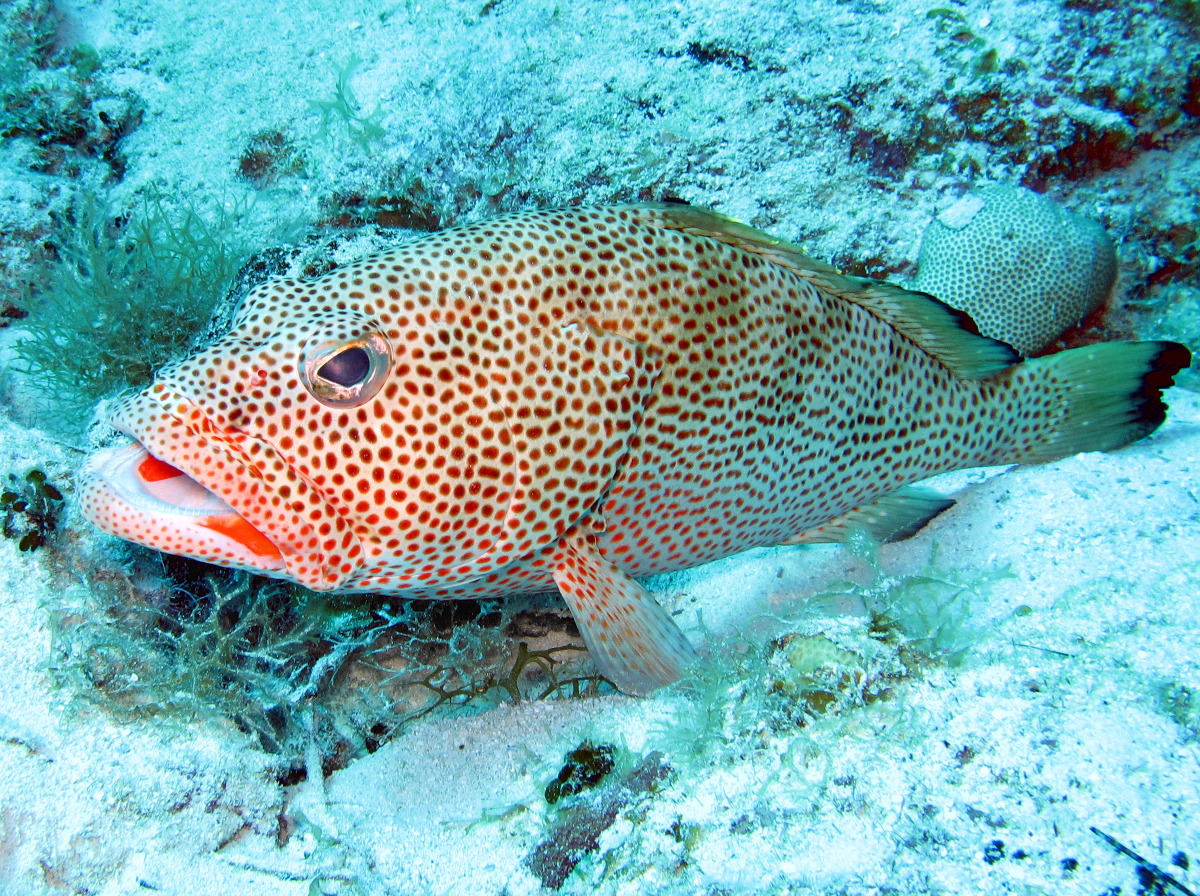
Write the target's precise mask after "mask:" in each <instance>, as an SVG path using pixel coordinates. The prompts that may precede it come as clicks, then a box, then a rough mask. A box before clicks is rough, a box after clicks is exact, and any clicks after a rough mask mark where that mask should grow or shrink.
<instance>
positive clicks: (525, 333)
mask: <svg viewBox="0 0 1200 896" xmlns="http://www.w3.org/2000/svg"><path fill="white" fill-rule="evenodd" d="M1189 360H1190V356H1189V353H1188V351H1187V349H1185V348H1184V347H1183V346H1180V345H1177V344H1175V343H1170V342H1141V343H1112V344H1107V345H1096V346H1089V347H1086V348H1080V349H1075V350H1072V351H1067V352H1063V353H1061V354H1058V355H1053V356H1051V357H1046V358H1038V359H1034V360H1022V359H1021V358H1020V357H1019V356H1018V355H1017V354H1016V353H1015V352H1014V351H1013V350H1012V349H1011V348H1009V346H1007V345H1005V344H1003V343H1000V342H996V341H993V340H991V339H987V338H984V337H982V336H979V335H978V334H977V332H976V330H975V327H974V325H973V324H972V323H971V321H970V319H969V318H968V317H967V316H966V315H964V314H961V313H959V312H956V311H954V310H952V309H950V308H949V307H947V306H946V305H944V304H942V303H941V302H939V301H937V300H935V299H933V298H931V297H929V296H927V295H924V294H920V293H913V292H908V291H906V290H904V289H901V288H899V287H896V286H893V285H890V284H888V283H884V282H879V281H874V280H867V279H860V278H856V277H847V276H843V275H841V274H839V273H837V272H836V271H835V270H834V269H833V268H831V267H829V266H828V265H826V264H822V263H821V262H817V261H814V260H813V259H811V258H807V257H806V256H804V255H803V254H802V253H801V252H800V251H799V250H798V249H797V248H795V247H794V246H791V245H788V244H787V243H784V242H781V241H779V240H776V239H773V238H772V237H770V236H768V235H766V234H764V233H760V232H758V231H756V230H753V229H751V228H749V227H746V226H744V225H741V224H738V223H736V222H733V221H731V220H729V219H727V218H724V217H722V216H720V215H717V214H715V213H713V212H709V211H704V210H702V209H698V208H692V207H689V206H683V205H675V204H662V205H642V206H623V207H614V208H582V209H570V210H561V211H540V212H528V213H521V214H512V215H507V216H505V217H501V218H497V219H495V220H492V221H487V222H484V223H481V224H473V225H469V226H465V227H458V228H454V229H452V230H447V231H444V232H441V233H437V234H433V235H430V236H427V237H423V238H421V239H417V240H414V241H413V242H410V243H408V244H406V245H404V246H401V247H400V248H398V249H395V250H393V251H391V252H387V253H385V254H382V255H378V256H375V257H372V258H366V259H364V260H362V261H359V262H355V263H354V264H350V265H346V266H345V267H341V268H338V269H336V270H334V271H332V272H330V273H329V274H327V275H325V276H323V277H321V278H319V279H316V280H311V281H296V280H277V281H274V282H270V283H266V284H263V285H262V286H259V287H258V288H257V289H255V290H254V291H253V292H251V293H250V294H249V295H248V296H247V297H246V299H245V301H244V303H243V304H242V307H241V308H240V310H239V312H238V314H237V317H236V319H235V321H234V323H233V326H232V328H231V330H230V331H229V332H228V333H227V334H226V335H224V336H223V337H221V338H220V339H218V340H217V341H215V342H214V343H212V344H211V345H209V346H208V347H207V348H204V349H203V350H201V351H199V352H198V353H196V354H195V355H193V356H192V357H190V358H188V359H186V360H185V361H183V362H182V363H179V364H176V365H174V366H172V367H169V368H167V369H165V370H163V371H161V372H160V373H159V375H158V377H157V378H156V379H155V381H154V383H153V384H152V385H151V386H150V387H149V388H147V389H146V390H145V391H143V392H141V393H139V394H137V395H133V396H131V397H129V398H126V399H124V400H123V401H121V402H120V403H119V404H118V405H117V406H116V408H115V410H114V411H113V414H112V422H113V424H114V425H115V426H116V427H117V428H118V429H120V430H122V431H124V432H125V433H128V435H129V436H130V437H131V439H130V441H129V442H128V444H127V445H124V446H122V447H118V448H115V449H108V450H106V451H102V452H99V453H97V454H96V455H94V456H93V457H92V458H91V459H90V461H89V463H88V464H87V466H86V467H85V469H84V471H83V473H82V475H81V478H80V494H81V500H82V505H83V509H84V511H85V513H86V514H87V516H88V517H89V518H90V519H91V520H92V521H93V522H95V523H96V525H98V526H100V527H101V528H102V529H105V530H106V531H108V532H111V533H113V534H115V535H119V536H121V537H122V538H127V539H130V540H132V541H136V542H139V543H141V544H144V545H149V546H150V547H153V548H157V549H159V550H162V551H168V552H171V553H175V554H182V555H185V556H189V557H195V558H198V559H200V560H206V561H209V562H211V563H217V564H221V565H224V566H235V567H239V568H242V569H249V570H253V571H256V572H260V573H264V574H266V575H270V576H276V577H278V578H284V579H291V580H294V581H296V582H300V583H301V584H303V585H306V586H308V587H309V588H314V589H318V590H340V591H363V592H385V593H392V594H399V595H405V596H411V597H421V598H430V597H432V598H459V597H481V596H486V595H501V594H506V593H514V592H530V591H544V590H551V589H554V588H557V589H558V591H559V592H561V594H562V596H563V598H564V599H565V600H566V602H567V604H568V605H569V607H570V608H571V611H572V613H573V614H574V616H575V619H576V621H577V622H578V624H579V629H580V631H581V632H582V634H583V638H584V641H585V643H586V644H587V646H588V649H589V650H590V651H591V653H592V655H593V657H594V659H595V661H596V663H597V665H598V666H599V668H600V670H601V671H602V672H603V673H604V674H605V675H606V676H607V677H608V678H610V679H611V680H612V681H613V682H614V683H615V684H616V685H617V686H618V687H620V688H621V689H622V690H624V691H628V692H631V693H645V692H648V691H650V690H652V689H653V688H655V687H657V686H659V685H662V684H664V683H667V682H670V681H673V680H675V679H676V678H678V677H679V676H680V674H681V673H682V671H683V669H684V667H685V665H686V664H687V662H688V661H689V660H690V658H691V657H692V655H693V653H692V648H691V646H690V645H689V643H688V641H687V639H686V638H685V637H684V635H683V633H682V632H681V631H680V630H679V628H678V627H677V626H676V624H675V622H674V621H673V620H672V619H671V617H670V616H669V615H668V614H667V613H666V612H665V611H664V610H663V609H662V608H661V607H660V606H659V605H658V603H656V602H655V600H654V598H653V597H652V596H651V595H650V594H649V593H648V592H647V591H646V590H645V589H644V588H643V587H642V586H641V585H639V584H638V583H637V582H636V581H635V577H637V576H644V575H647V574H650V573H657V572H662V571H666V570H677V569H682V568H685V567H690V566H695V565H697V564H700V563H705V562H707V561H709V560H714V559H717V558H720V557H727V556H729V555H731V554H736V553H738V552H740V551H744V550H747V549H748V548H753V547H758V546H762V545H777V544H784V543H799V542H806V541H829V540H837V539H839V538H840V537H841V536H842V535H843V534H844V533H845V532H846V530H847V529H848V528H849V527H852V526H865V527H866V528H868V529H869V530H871V531H872V532H874V533H875V534H876V535H879V536H886V535H889V534H895V533H898V532H905V531H912V530H914V529H915V528H917V527H919V526H920V525H921V524H923V523H924V522H925V521H926V520H928V519H929V518H930V517H931V516H932V515H934V514H935V513H937V512H938V511H940V510H942V509H944V508H945V507H946V506H947V502H945V501H943V500H942V499H940V498H936V497H931V496H929V495H928V494H926V493H923V492H920V491H918V490H915V489H906V488H904V486H906V485H907V484H908V483H911V482H913V481H916V480H919V479H923V478H925V477H928V476H931V475H933V474H936V473H941V472H943V471H946V470H953V469H961V468H965V467H976V466H981V465H986V464H1002V463H1036V462H1041V461H1049V460H1054V459H1055V458H1060V457H1063V456H1065V455H1069V454H1073V453H1075V452H1078V451H1091V450H1106V449H1111V448H1118V447H1120V446H1122V445H1125V444H1127V443H1129V442H1132V441H1134V440H1136V439H1139V438H1141V437H1142V436H1145V435H1146V434H1147V433H1149V432H1151V431H1152V430H1154V429H1155V428H1156V427H1157V426H1158V425H1159V424H1160V423H1162V421H1163V418H1164V413H1165V410H1166V408H1165V405H1164V404H1163V402H1162V399H1161V392H1162V390H1163V389H1165V388H1166V387H1168V386H1169V385H1170V384H1171V381H1172V377H1173V375H1174V374H1175V373H1176V372H1177V371H1178V370H1179V369H1180V368H1181V367H1183V366H1184V365H1186V364H1188V363H1189Z"/></svg>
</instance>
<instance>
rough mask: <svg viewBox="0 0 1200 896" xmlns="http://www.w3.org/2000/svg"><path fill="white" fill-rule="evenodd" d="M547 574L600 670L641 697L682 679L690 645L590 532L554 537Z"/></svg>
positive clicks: (691, 655)
mask: <svg viewBox="0 0 1200 896" xmlns="http://www.w3.org/2000/svg"><path fill="white" fill-rule="evenodd" d="M552 574H553V576H554V581H555V582H556V583H557V584H558V590H559V591H560V592H561V593H562V596H563V599H564V600H566V602H567V606H569V607H570V608H571V613H572V614H573V615H574V617H575V622H576V624H578V626H579V631H580V632H581V633H582V635H583V642H584V644H586V645H587V649H588V652H589V653H591V655H592V659H593V660H594V661H595V663H596V666H597V667H598V668H599V670H600V673H601V674H602V675H603V676H604V677H605V678H607V679H608V680H609V681H611V682H612V683H613V684H615V685H616V686H617V687H618V688H619V689H620V690H622V691H624V692H625V693H627V694H634V695H637V696H641V695H644V694H648V693H650V692H651V691H653V690H655V689H656V688H659V687H662V686H663V685H667V684H671V683H672V682H674V681H678V680H679V678H680V677H682V675H683V673H684V671H685V669H686V668H687V666H688V664H689V663H691V661H692V660H693V659H695V656H696V654H695V652H694V651H693V650H692V645H691V644H689V643H688V640H687V638H686V637H685V636H684V634H683V632H681V631H680V630H679V626H677V625H676V624H675V622H674V620H672V619H671V617H670V616H668V615H667V612H666V611H665V610H664V609H663V608H662V607H660V606H659V605H658V602H657V601H655V599H654V597H653V596H652V595H651V594H650V592H648V591H647V590H646V589H645V588H643V587H642V586H641V585H639V584H638V583H637V582H635V581H634V580H633V579H632V578H631V577H630V576H629V575H628V574H627V573H625V572H624V571H623V570H621V569H620V568H618V567H617V566H616V565H615V564H613V563H612V562H610V561H609V560H607V559H606V558H605V557H604V556H603V555H602V554H601V553H600V550H599V548H598V547H597V545H596V539H595V536H593V535H591V534H588V533H584V532H580V531H578V530H575V531H572V532H569V533H567V534H566V535H565V536H563V538H561V539H560V540H559V543H558V550H557V552H556V553H555V555H554V559H553V566H552Z"/></svg>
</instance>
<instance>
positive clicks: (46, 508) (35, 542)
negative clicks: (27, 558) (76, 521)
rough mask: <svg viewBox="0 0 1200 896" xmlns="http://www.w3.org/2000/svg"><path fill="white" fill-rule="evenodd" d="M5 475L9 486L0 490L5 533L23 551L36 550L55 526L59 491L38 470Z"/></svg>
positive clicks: (60, 503)
mask: <svg viewBox="0 0 1200 896" xmlns="http://www.w3.org/2000/svg"><path fill="white" fill-rule="evenodd" d="M8 479H9V482H10V483H11V485H10V487H9V488H8V489H6V490H5V491H4V492H3V493H0V512H2V513H3V514H4V522H3V532H4V537H5V538H16V539H18V541H17V547H18V548H19V549H20V550H22V551H36V550H37V549H38V548H40V547H41V546H42V545H44V544H45V543H46V539H47V538H48V537H49V535H50V533H51V532H53V531H54V529H55V527H57V526H58V513H59V510H60V509H61V507H62V500H63V496H62V492H60V491H59V490H58V489H57V488H55V487H54V486H53V485H52V484H51V483H49V482H47V481H46V474H45V473H43V472H42V471H41V470H30V471H29V472H28V473H26V474H25V475H24V476H22V477H18V476H17V474H16V473H9V474H8Z"/></svg>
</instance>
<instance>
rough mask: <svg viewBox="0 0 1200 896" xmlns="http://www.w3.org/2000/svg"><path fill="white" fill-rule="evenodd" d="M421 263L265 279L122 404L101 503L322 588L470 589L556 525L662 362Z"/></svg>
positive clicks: (597, 491) (92, 490) (86, 473)
mask: <svg viewBox="0 0 1200 896" xmlns="http://www.w3.org/2000/svg"><path fill="white" fill-rule="evenodd" d="M461 251H463V252H469V251H470V247H469V246H468V247H466V248H464V249H462V250H461ZM406 257H407V258H408V260H407V261H406V260H405V259H406ZM421 261H422V253H420V252H419V251H418V252H415V253H413V254H410V256H404V255H403V254H402V255H401V256H399V257H398V256H378V257H376V258H373V259H368V260H365V261H364V262H360V263H358V264H357V265H351V266H347V267H346V268H341V269H337V270H335V271H334V272H331V273H330V274H328V275H326V276H325V277H323V278H321V279H318V280H313V281H295V280H281V281H273V282H271V283H267V284H263V285H261V286H259V287H257V288H256V289H255V290H254V291H252V292H251V293H250V294H249V295H248V296H247V297H246V299H245V300H244V301H243V304H242V307H241V309H240V311H239V312H238V314H237V316H236V317H235V319H234V321H233V324H232V326H231V328H230V330H229V332H228V333H227V334H226V335H224V336H223V337H221V338H219V339H218V340H216V341H215V342H213V343H212V344H210V345H209V346H207V347H205V348H204V349H202V350H200V351H198V352H197V353H196V354H194V355H192V356H191V357H189V358H187V359H185V360H183V361H182V362H180V363H177V364H175V365H174V366H171V367H168V368H166V369H164V370H162V371H160V372H159V373H158V374H157V376H156V378H155V380H154V382H153V383H152V384H151V385H150V386H149V387H148V388H146V389H145V390H143V391H142V392H140V393H137V394H135V395H132V396H130V397H128V398H125V399H123V400H121V401H120V402H119V403H118V404H116V405H115V407H114V408H113V410H112V412H111V415H110V417H111V422H112V423H113V425H114V427H115V428H116V429H118V430H120V431H122V432H123V433H125V434H126V435H127V436H128V437H129V441H128V442H127V443H125V444H122V445H119V446H117V447H115V448H111V449H106V450H103V451H100V452H98V453H97V454H95V455H93V456H92V458H90V460H89V461H88V462H87V463H86V464H85V467H84V469H83V470H82V471H81V475H80V477H79V494H80V500H81V506H82V509H83V511H84V513H85V515H86V516H87V517H88V518H90V519H91V520H92V521H93V522H94V523H95V524H96V525H98V526H99V527H100V528H101V529H104V530H105V531H107V532H109V533H111V534H114V535H117V536H119V537H122V538H126V539H128V540H131V541H134V542H137V543H140V544H144V545H147V546H149V547H152V548H156V549H159V550H162V551H166V552H168V553H173V554H180V555H184V556H188V557H193V558H195V559H199V560H203V561H207V562H211V563H216V564H219V565H223V566H232V567H238V568H243V569H248V570H251V571H255V572H259V573H265V574H267V575H271V576H275V577H279V578H284V579H290V580H293V581H296V582H299V583H301V584H303V585H305V586H307V587H309V588H313V589H316V590H335V589H336V590H358V591H383V592H393V593H395V592H403V591H406V590H419V589H431V588H448V587H456V586H461V585H464V584H468V583H471V582H475V581H477V580H479V579H481V578H484V577H486V576H488V575H489V574H491V573H493V572H495V571H496V570H498V569H500V568H502V567H503V566H505V565H506V564H509V563H512V562H514V561H515V560H518V559H520V558H521V557H523V556H527V555H529V554H530V553H531V552H532V551H534V550H536V549H537V548H539V547H541V546H544V545H546V544H548V543H550V542H551V541H553V540H554V539H555V538H557V537H559V536H560V535H561V534H562V533H563V532H564V531H566V530H567V529H568V528H569V527H570V526H572V525H574V524H575V523H577V522H578V521H579V520H580V519H581V518H583V517H584V516H585V515H586V514H587V513H588V512H589V511H590V510H591V509H592V508H593V507H594V506H595V505H596V504H597V503H598V501H599V499H600V497H601V496H602V494H603V493H604V491H605V489H606V488H607V487H608V485H609V483H610V482H611V480H612V477H613V475H614V473H615V471H616V470H617V467H618V464H619V463H620V460H621V458H622V457H623V456H624V454H625V452H626V450H627V448H626V443H627V440H628V438H629V436H630V434H631V433H632V432H633V431H634V430H635V429H636V426H637V423H638V421H639V419H640V415H641V413H642V411H643V408H644V406H645V404H646V402H647V400H648V398H649V395H650V393H651V386H652V384H653V382H654V380H655V378H656V377H657V375H658V363H657V362H656V361H655V359H654V358H652V357H649V356H648V355H647V353H646V351H645V350H644V348H643V347H642V346H640V345H639V344H638V343H636V342H634V341H632V340H629V339H626V338H624V337H622V336H621V335H620V334H617V333H612V332H608V331H605V330H603V329H598V328H597V327H594V326H592V325H590V324H589V323H587V322H586V321H580V320H567V319H562V320H556V321H553V322H551V323H550V324H549V325H548V326H541V327H539V326H531V325H530V323H529V320H528V317H527V316H524V315H522V314H521V313H519V311H517V310H515V309H514V308H513V307H512V303H511V302H510V301H509V300H508V299H507V298H505V297H504V296H502V295H500V292H501V291H500V290H497V289H494V288H492V287H490V286H488V285H487V284H485V285H484V287H483V288H477V287H476V286H473V284H472V283H471V282H464V283H462V284H452V287H453V288H447V287H446V286H442V287H441V288H440V289H438V290H434V289H432V288H430V286H429V284H430V283H431V282H434V281H435V277H434V273H436V272H431V271H430V270H429V269H428V267H427V266H422V264H421ZM464 265H465V262H464ZM413 284H419V285H420V286H421V287H422V288H421V289H420V290H417V289H414V288H413ZM473 289H476V290H477V291H475V292H473V291H472V290H473ZM434 293H436V295H434ZM438 296H440V299H439V298H438Z"/></svg>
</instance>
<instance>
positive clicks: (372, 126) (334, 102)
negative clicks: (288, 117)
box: [308, 54, 384, 152]
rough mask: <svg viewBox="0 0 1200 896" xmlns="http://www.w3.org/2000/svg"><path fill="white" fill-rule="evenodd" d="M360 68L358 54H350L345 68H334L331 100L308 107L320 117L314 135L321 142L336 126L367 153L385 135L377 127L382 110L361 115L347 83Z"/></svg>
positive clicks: (312, 103) (314, 103)
mask: <svg viewBox="0 0 1200 896" xmlns="http://www.w3.org/2000/svg"><path fill="white" fill-rule="evenodd" d="M361 64H362V59H361V58H360V57H359V56H358V55H357V54H352V55H351V56H350V58H349V59H348V60H346V64H345V65H342V66H337V67H336V69H335V70H336V71H337V85H336V87H335V88H334V93H333V99H331V100H309V101H308V102H309V105H310V106H311V107H312V108H313V109H314V110H315V111H316V112H317V113H318V114H319V115H320V116H321V123H320V125H319V126H318V129H317V134H318V136H320V137H321V138H322V139H324V138H327V137H328V136H329V129H330V125H331V124H335V123H336V124H338V125H340V126H341V128H342V129H343V130H344V131H345V132H346V134H347V135H348V136H349V137H350V138H351V139H352V140H353V141H354V142H355V143H357V144H358V145H359V146H361V147H362V149H363V151H364V152H370V149H371V144H372V143H373V142H374V141H376V140H379V139H380V138H382V137H383V135H384V130H383V126H382V125H381V124H380V123H379V122H380V121H381V120H382V118H383V109H382V107H379V106H376V107H375V111H374V112H370V113H364V112H363V111H362V107H361V106H360V105H359V102H358V100H357V98H355V96H354V88H353V87H351V86H350V79H351V78H352V77H353V76H354V70H355V69H356V68H358V67H359V66H360V65H361Z"/></svg>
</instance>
